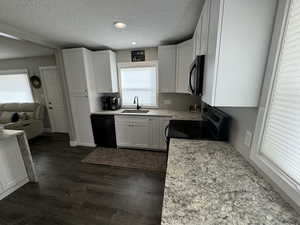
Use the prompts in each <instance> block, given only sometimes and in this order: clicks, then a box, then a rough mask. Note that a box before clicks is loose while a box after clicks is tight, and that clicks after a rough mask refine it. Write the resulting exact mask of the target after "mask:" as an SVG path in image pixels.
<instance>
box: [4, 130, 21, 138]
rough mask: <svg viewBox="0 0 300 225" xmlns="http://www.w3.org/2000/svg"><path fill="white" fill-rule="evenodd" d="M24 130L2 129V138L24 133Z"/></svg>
mask: <svg viewBox="0 0 300 225" xmlns="http://www.w3.org/2000/svg"><path fill="white" fill-rule="evenodd" d="M23 134H24V131H22V130H6V129H4V130H2V131H0V140H3V139H6V138H11V137H16V136H19V135H23Z"/></svg>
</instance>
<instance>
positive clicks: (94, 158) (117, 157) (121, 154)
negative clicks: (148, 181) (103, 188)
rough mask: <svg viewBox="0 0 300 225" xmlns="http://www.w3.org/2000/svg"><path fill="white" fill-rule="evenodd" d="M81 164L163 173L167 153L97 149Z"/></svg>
mask: <svg viewBox="0 0 300 225" xmlns="http://www.w3.org/2000/svg"><path fill="white" fill-rule="evenodd" d="M82 162H83V163H90V164H99V165H109V166H117V167H126V168H134V169H143V170H150V171H159V172H164V171H165V170H166V166H167V153H165V152H153V151H143V150H130V149H114V148H97V149H96V150H95V151H93V152H91V153H90V154H88V156H87V157H86V158H84V159H83V160H82Z"/></svg>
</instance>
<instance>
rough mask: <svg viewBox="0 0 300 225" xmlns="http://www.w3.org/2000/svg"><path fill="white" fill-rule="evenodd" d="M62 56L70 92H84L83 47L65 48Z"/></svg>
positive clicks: (85, 87)
mask: <svg viewBox="0 0 300 225" xmlns="http://www.w3.org/2000/svg"><path fill="white" fill-rule="evenodd" d="M63 58H64V65H65V72H66V77H67V81H68V87H69V91H70V94H71V95H72V93H74V94H76V93H83V92H86V91H87V81H86V76H85V73H86V71H85V68H86V66H85V61H84V49H83V48H76V49H65V50H63Z"/></svg>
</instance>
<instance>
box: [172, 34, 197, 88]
mask: <svg viewBox="0 0 300 225" xmlns="http://www.w3.org/2000/svg"><path fill="white" fill-rule="evenodd" d="M192 62H193V40H192V39H190V40H188V41H185V42H183V43H180V44H178V45H177V70H176V92H178V93H190V91H189V73H190V66H191V64H192Z"/></svg>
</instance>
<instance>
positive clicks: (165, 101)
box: [164, 99, 172, 105]
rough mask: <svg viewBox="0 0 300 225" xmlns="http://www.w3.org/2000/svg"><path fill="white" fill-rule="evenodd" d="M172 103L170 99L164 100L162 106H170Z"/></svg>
mask: <svg viewBox="0 0 300 225" xmlns="http://www.w3.org/2000/svg"><path fill="white" fill-rule="evenodd" d="M171 104H172V101H171V100H170V99H165V100H164V105H171Z"/></svg>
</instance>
